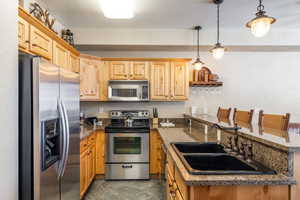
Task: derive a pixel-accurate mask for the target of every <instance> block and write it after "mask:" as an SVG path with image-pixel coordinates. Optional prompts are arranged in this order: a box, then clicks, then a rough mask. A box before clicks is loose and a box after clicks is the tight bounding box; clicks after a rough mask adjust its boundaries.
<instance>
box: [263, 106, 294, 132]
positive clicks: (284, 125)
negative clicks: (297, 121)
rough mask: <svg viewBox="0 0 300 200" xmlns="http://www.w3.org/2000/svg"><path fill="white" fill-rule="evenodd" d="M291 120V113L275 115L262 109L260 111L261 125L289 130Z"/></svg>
mask: <svg viewBox="0 0 300 200" xmlns="http://www.w3.org/2000/svg"><path fill="white" fill-rule="evenodd" d="M289 121H290V114H289V113H287V114H286V115H273V114H264V112H263V111H262V110H261V111H260V112H259V121H258V124H259V126H261V127H266V128H272V129H279V130H283V131H287V129H288V126H289Z"/></svg>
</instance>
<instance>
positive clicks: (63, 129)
mask: <svg viewBox="0 0 300 200" xmlns="http://www.w3.org/2000/svg"><path fill="white" fill-rule="evenodd" d="M58 111H59V115H60V117H61V125H62V152H61V159H60V161H59V163H58V170H57V171H58V172H57V174H58V175H57V178H58V179H60V177H61V176H62V171H63V167H64V160H65V155H66V153H65V152H66V146H67V145H66V140H67V139H66V119H65V114H64V110H63V105H62V101H61V99H59V100H58Z"/></svg>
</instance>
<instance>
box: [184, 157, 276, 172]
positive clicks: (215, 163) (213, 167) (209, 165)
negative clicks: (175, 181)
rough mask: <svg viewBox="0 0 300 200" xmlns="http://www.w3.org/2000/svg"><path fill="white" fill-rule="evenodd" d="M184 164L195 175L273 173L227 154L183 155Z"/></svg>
mask: <svg viewBox="0 0 300 200" xmlns="http://www.w3.org/2000/svg"><path fill="white" fill-rule="evenodd" d="M183 158H184V164H185V165H186V168H187V169H188V171H189V172H190V173H191V174H197V175H208V174H212V175H222V174H223V175H226V174H227V175H229V174H230V175H239V174H240V175H243V174H245V175H247V174H248V175H251V174H253V175H255V174H274V171H272V170H270V169H267V168H265V167H262V166H251V165H250V164H248V163H246V162H244V161H242V160H240V159H238V158H236V157H234V156H231V155H229V154H210V155H183Z"/></svg>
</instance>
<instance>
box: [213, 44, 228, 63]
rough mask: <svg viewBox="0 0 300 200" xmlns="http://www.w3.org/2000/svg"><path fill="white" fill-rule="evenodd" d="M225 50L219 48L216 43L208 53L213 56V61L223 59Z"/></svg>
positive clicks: (221, 47)
mask: <svg viewBox="0 0 300 200" xmlns="http://www.w3.org/2000/svg"><path fill="white" fill-rule="evenodd" d="M225 50H226V49H225V47H223V46H221V44H220V43H217V44H216V45H215V47H214V48H212V49H211V50H210V52H211V53H212V54H213V57H214V58H215V59H217V60H220V59H222V58H223V56H224V54H225Z"/></svg>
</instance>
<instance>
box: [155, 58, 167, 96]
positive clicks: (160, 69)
mask: <svg viewBox="0 0 300 200" xmlns="http://www.w3.org/2000/svg"><path fill="white" fill-rule="evenodd" d="M169 68H170V66H169V62H152V63H151V83H150V84H151V86H150V88H151V94H150V95H151V100H169V78H170V73H169Z"/></svg>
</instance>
